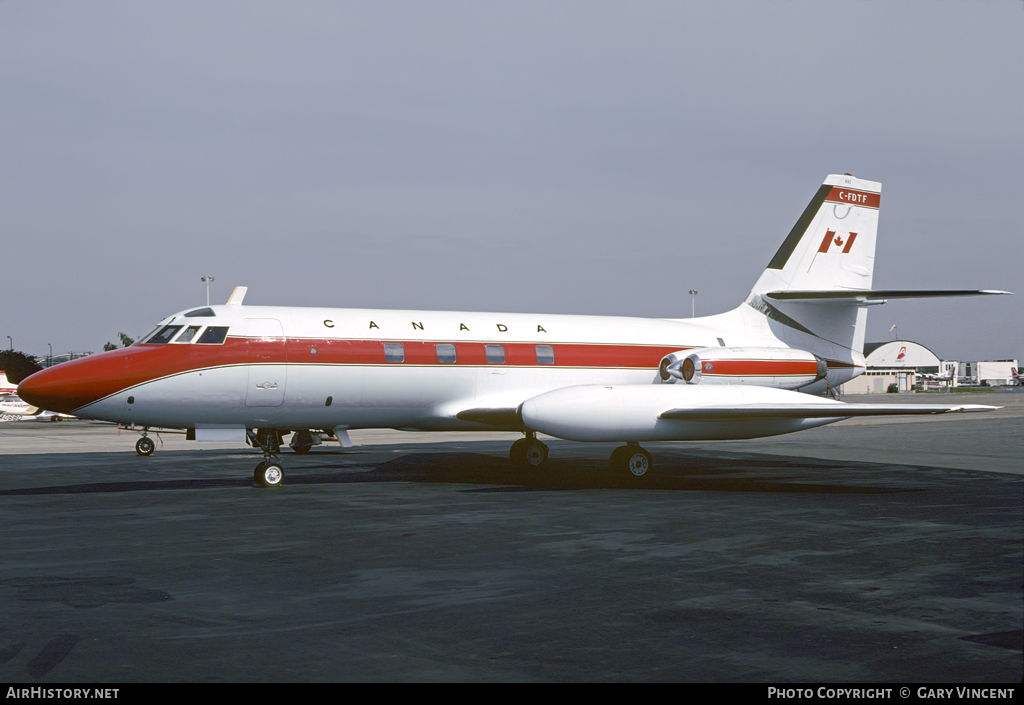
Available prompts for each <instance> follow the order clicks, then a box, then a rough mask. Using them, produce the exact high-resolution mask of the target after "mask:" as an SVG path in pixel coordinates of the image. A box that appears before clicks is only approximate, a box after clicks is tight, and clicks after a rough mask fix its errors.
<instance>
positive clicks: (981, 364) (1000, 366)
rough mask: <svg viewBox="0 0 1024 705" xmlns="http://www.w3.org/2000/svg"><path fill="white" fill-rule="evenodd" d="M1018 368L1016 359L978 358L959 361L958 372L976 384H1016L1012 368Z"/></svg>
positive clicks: (997, 385)
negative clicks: (975, 360) (970, 360)
mask: <svg viewBox="0 0 1024 705" xmlns="http://www.w3.org/2000/svg"><path fill="white" fill-rule="evenodd" d="M1011 368H1015V369H1017V370H1019V369H1020V365H1018V364H1017V361H1016V360H978V361H977V362H962V363H960V369H959V373H960V376H961V377H966V378H968V379H970V380H972V381H974V382H975V383H976V384H981V385H987V386H989V387H1002V386H1004V385H1012V384H1016V382H1015V381H1014V379H1013V370H1012V369H1011Z"/></svg>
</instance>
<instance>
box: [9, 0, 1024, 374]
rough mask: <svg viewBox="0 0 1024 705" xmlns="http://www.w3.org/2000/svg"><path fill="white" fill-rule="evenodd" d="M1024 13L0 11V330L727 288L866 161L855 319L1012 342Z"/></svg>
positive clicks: (109, 327) (64, 6) (984, 351)
mask: <svg viewBox="0 0 1024 705" xmlns="http://www.w3.org/2000/svg"><path fill="white" fill-rule="evenodd" d="M1022 29H1024V3H1022V2H1021V1H1020V0H1002V1H999V0H992V1H991V2H941V1H935V0H929V1H928V2H915V1H912V0H900V1H899V2H884V1H882V0H873V1H865V0H850V1H847V2H842V1H839V2H829V3H815V2H808V1H804V0H791V1H789V2H781V1H780V2H757V3H747V2H725V3H722V2H681V1H673V2H655V1H647V2H625V1H623V2H599V1H595V0H587V1H586V2H583V1H582V0H580V1H576V2H558V1H555V0H547V1H546V2H526V1H524V0H517V1H516V2H497V1H495V2H482V1H480V0H476V1H474V2H386V1H381V0H374V1H373V2H344V3H341V2H312V1H304V2H275V3H271V2H253V1H251V0H246V1H244V2H241V1H239V2H210V1H208V0H204V1H203V2H183V1H181V0H176V1H175V2H155V1H150V2H145V3H138V2H114V1H107V2H103V1H93V2H88V3H82V2H71V1H64V2H61V1H51V2H45V3H43V2H29V1H28V0H5V1H3V2H0V96H2V98H0V101H2V102H0V238H2V242H3V258H4V259H3V261H4V264H5V266H4V268H3V269H4V282H5V284H6V286H4V287H3V296H4V306H3V309H2V310H3V314H2V318H0V341H2V345H3V347H6V346H7V344H8V341H7V340H6V338H5V337H4V336H7V335H10V336H11V337H12V338H13V342H14V347H15V349H22V350H25V351H26V352H30V353H33V354H36V355H45V354H46V352H47V343H52V345H53V349H54V352H55V353H56V352H64V351H67V350H97V351H98V350H101V349H102V346H103V343H104V342H107V341H114V342H116V340H117V333H118V331H124V332H126V333H128V334H129V335H131V336H136V335H139V334H141V333H144V332H145V331H146V330H148V329H149V328H150V327H151V326H152V324H154V323H155V322H156V321H158V320H159V319H160V318H162V317H164V316H166V315H169V314H170V313H173V312H175V311H177V310H180V309H184V308H188V307H191V306H194V305H198V304H202V303H205V297H206V289H205V287H204V285H203V284H202V283H201V282H200V280H199V278H200V277H201V276H202V275H204V274H208V275H213V276H215V277H216V281H215V282H214V284H213V286H212V288H211V292H210V294H211V300H212V301H213V302H215V303H223V302H224V301H225V300H226V298H227V296H228V294H229V293H230V292H231V289H232V288H233V287H234V286H236V285H246V286H248V287H249V292H248V296H247V298H246V303H250V304H272V305H296V306H303V305H316V306H337V307H380V308H425V309H459V310H484V311H486V310H493V311H536V312H554V313H587V314H610V315H634V316H652V317H683V316H688V315H689V314H690V305H691V304H690V296H689V295H688V293H687V291H688V290H689V289H692V288H695V289H697V290H698V291H699V292H700V293H699V295H698V296H697V301H696V308H697V313H698V315H701V314H711V313H719V312H721V311H725V310H728V309H731V308H733V307H735V306H736V305H738V304H739V303H740V302H741V301H742V300H743V299H744V298H745V296H746V294H747V293H748V291H749V289H750V286H751V285H752V284H753V283H754V281H755V280H756V279H757V277H758V275H759V274H760V272H761V271H762V270H763V269H764V267H765V265H766V264H767V263H768V261H769V260H770V259H771V256H772V255H773V254H774V252H775V250H776V249H777V248H778V246H779V244H780V243H781V242H782V240H783V239H784V238H785V236H786V234H787V233H788V232H789V229H790V228H791V227H792V225H793V223H794V222H795V221H796V219H797V218H798V217H799V215H800V213H801V212H802V210H803V208H804V207H805V206H806V204H807V202H808V201H809V200H810V198H811V196H812V195H813V194H814V192H815V190H816V189H817V187H818V185H820V184H821V181H822V180H823V178H824V177H825V176H826V175H827V174H829V173H837V172H838V173H843V172H849V173H852V174H854V175H856V176H858V177H861V178H865V179H871V180H875V181H881V182H882V183H883V190H882V209H881V217H880V226H879V239H878V250H877V260H876V268H875V281H874V283H875V286H876V287H884V288H994V289H1007V290H1011V291H1015V292H1017V294H1018V295H1017V296H1014V297H997V298H989V299H967V300H941V299H940V300H931V301H924V302H903V303H889V304H886V305H885V306H881V307H875V308H872V309H871V311H870V314H869V330H868V340H887V339H890V337H891V334H890V333H889V332H888V331H889V328H890V326H892V325H893V324H898V326H899V329H898V332H899V335H900V337H901V338H908V339H911V340H915V341H918V342H920V343H923V344H924V345H927V346H928V347H929V348H931V349H932V350H933V351H935V352H936V354H938V355H939V356H940V357H943V358H948V359H961V360H970V359H992V358H1007V357H1024V338H1022V333H1021V328H1022V326H1021V320H1022V319H1021V316H1020V310H1021V305H1022V303H1024V301H1022V299H1021V296H1024V277H1022V274H1021V271H1022V268H1021V265H1022V255H1024V246H1022V226H1021V216H1020V211H1021V210H1022V209H1024V197H1022V195H1021V177H1020V175H1021V166H1022V165H1024V137H1022V125H1024V82H1022V79H1021V76H1022V75H1024V32H1022Z"/></svg>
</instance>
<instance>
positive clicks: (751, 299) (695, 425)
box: [18, 175, 1008, 486]
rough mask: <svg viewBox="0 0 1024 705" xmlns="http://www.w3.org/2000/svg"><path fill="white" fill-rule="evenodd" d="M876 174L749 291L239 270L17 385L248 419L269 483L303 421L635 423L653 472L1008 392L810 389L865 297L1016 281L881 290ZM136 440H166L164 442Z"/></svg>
mask: <svg viewBox="0 0 1024 705" xmlns="http://www.w3.org/2000/svg"><path fill="white" fill-rule="evenodd" d="M880 191H881V184H879V183H876V182H872V181H864V180H861V179H856V178H854V177H852V176H849V175H831V176H829V177H828V178H827V179H825V182H824V184H823V185H822V186H821V187H820V188H819V189H818V191H817V193H816V194H815V195H814V198H813V199H812V200H811V202H810V204H809V205H808V206H807V208H806V209H805V210H804V212H803V214H802V215H801V216H800V218H799V220H798V221H797V223H796V225H795V226H794V227H793V229H792V231H791V232H790V233H789V235H788V236H787V237H786V238H785V240H784V242H783V243H782V246H781V247H780V248H779V250H778V252H777V253H776V254H775V256H774V257H773V258H772V260H771V262H769V264H768V267H767V269H765V271H764V273H763V274H762V275H761V277H760V278H759V279H758V281H757V283H756V284H755V285H754V287H753V289H752V290H751V293H750V295H749V296H748V297H747V299H746V300H745V301H744V302H743V303H742V304H741V305H740V306H738V307H737V308H735V309H733V310H732V311H729V312H726V313H723V314H719V315H716V316H708V317H705V318H691V319H642V318H621V317H599V316H568V315H554V314H521V313H467V312H435V311H383V310H366V309H327V308H284V307H269V306H244V305H242V298H243V296H244V293H245V289H244V288H242V287H239V288H238V289H236V290H235V292H234V293H233V294H232V296H231V298H230V299H229V301H228V303H227V304H226V305H223V306H207V307H202V308H195V309H191V310H187V311H182V312H180V313H176V314H174V315H173V316H170V317H168V318H166V319H164V320H163V321H161V323H160V324H159V325H158V326H157V328H156V329H155V331H154V332H153V333H152V334H150V335H149V336H146V337H144V338H142V339H140V341H139V342H138V343H136V344H134V345H132V346H130V347H128V348H125V349H121V350H114V351H110V352H107V353H103V354H101V355H94V356H91V357H88V358H83V359H79V360H74V361H71V362H67V363H65V364H62V365H57V366H55V367H51V368H49V369H46V370H43V371H41V372H38V373H36V374H33V375H32V376H30V377H28V378H27V379H25V380H24V381H23V382H22V383H21V384H20V385H19V387H18V393H19V395H20V396H21V398H22V399H25V400H26V401H29V402H31V403H32V404H35V405H37V406H40V407H42V408H45V409H50V410H53V411H59V412H63V413H73V414H75V415H76V416H79V417H82V418H92V419H103V420H108V421H116V422H119V423H123V424H128V425H132V427H142V429H143V430H144V431H145V429H147V428H151V427H165V428H177V429H186V431H187V432H188V433H189V434H190V436H191V435H192V434H194V437H195V439H196V440H200V441H202V440H232V439H238V440H242V439H245V438H249V440H250V442H252V443H253V444H254V445H258V446H259V447H261V448H262V449H263V452H264V462H262V463H260V464H259V465H258V466H257V468H256V471H255V473H254V474H255V478H256V481H257V483H258V484H261V485H264V486H273V485H278V484H280V483H281V481H282V479H283V469H282V467H281V464H280V462H279V461H278V460H277V459H276V451H277V450H278V449H279V443H280V440H281V436H282V434H283V433H287V432H290V431H297V432H301V433H305V434H309V429H315V430H323V432H325V433H329V432H331V431H333V432H334V433H335V434H337V437H338V438H339V439H340V440H341V441H342V444H343V445H347V444H348V443H347V441H348V437H347V431H348V430H349V429H358V428H397V429H408V430H437V431H479V430H506V431H519V432H522V433H524V434H525V438H522V439H520V440H518V441H516V442H515V443H514V444H513V445H512V449H511V457H512V460H513V462H514V463H515V464H517V465H519V466H523V467H539V466H541V465H543V464H544V463H545V461H546V460H547V454H548V449H547V446H546V445H545V444H544V443H542V442H541V441H539V440H538V439H537V437H536V434H537V433H544V434H547V435H550V436H554V437H557V438H563V439H569V440H575V441H603V442H623V443H625V445H624V446H622V447H620V448H618V449H617V450H616V451H615V452H614V453H613V454H612V457H611V464H612V466H613V468H615V469H617V470H621V471H622V472H624V473H628V474H631V475H633V476H642V475H644V474H645V473H646V472H647V470H648V468H650V467H651V456H650V454H649V453H648V452H647V451H646V450H644V449H643V448H641V447H640V446H639V442H641V441H667V440H719V439H737V438H755V437H760V436H771V435H776V434H782V433H790V432H792V431H799V430H802V429H807V428H813V427H816V426H821V425H823V424H828V423H833V422H835V421H838V420H841V419H844V418H849V417H851V416H862V415H891V414H937V413H944V412H954V411H984V410H990V409H994V408H996V407H990V406H979V405H960V406H946V405H924V404H844V403H841V402H839V401H836V400H834V399H829V398H825V397H822V396H814V395H815V394H821V393H823V392H825V391H826V390H827V389H828V388H829V387H831V386H835V385H837V384H841V383H843V382H845V381H847V380H849V379H851V378H853V377H855V376H857V375H859V374H861V373H862V372H863V371H864V356H863V354H862V351H863V347H864V331H865V322H866V319H867V309H866V307H867V306H870V305H872V304H877V303H884V302H885V301H886V300H887V299H894V298H910V297H928V296H967V295H980V294H1001V293H1008V292H999V291H980V290H979V291H890V290H875V289H872V288H871V279H872V270H873V265H874V256H875V233H876V230H877V224H878V207H879V194H880ZM798 390H799V391H798ZM802 392H808V393H802ZM144 443H148V446H145V445H143V444H144ZM137 449H138V450H139V452H140V453H145V454H148V453H147V451H148V452H152V441H151V440H149V439H147V438H145V437H143V438H142V439H140V446H139V447H137ZM303 449H306V450H308V445H306V446H305V447H304V448H303Z"/></svg>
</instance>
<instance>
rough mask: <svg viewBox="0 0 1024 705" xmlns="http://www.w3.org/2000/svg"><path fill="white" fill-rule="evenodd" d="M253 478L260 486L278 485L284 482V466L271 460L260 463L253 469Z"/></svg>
mask: <svg viewBox="0 0 1024 705" xmlns="http://www.w3.org/2000/svg"><path fill="white" fill-rule="evenodd" d="M253 480H255V481H256V484H257V485H259V486H260V487H280V486H281V483H283V482H284V468H283V467H281V464H280V463H278V462H276V461H273V460H270V461H267V462H265V463H260V464H259V465H257V466H256V469H255V470H254V471H253Z"/></svg>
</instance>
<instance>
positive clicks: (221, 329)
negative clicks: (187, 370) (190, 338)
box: [196, 326, 228, 345]
mask: <svg viewBox="0 0 1024 705" xmlns="http://www.w3.org/2000/svg"><path fill="white" fill-rule="evenodd" d="M227 337H228V327H227V326H210V327H209V328H207V329H206V330H204V331H203V334H202V335H201V336H199V340H197V341H196V342H197V343H199V344H200V345H221V344H223V342H224V339H225V338H227Z"/></svg>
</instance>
